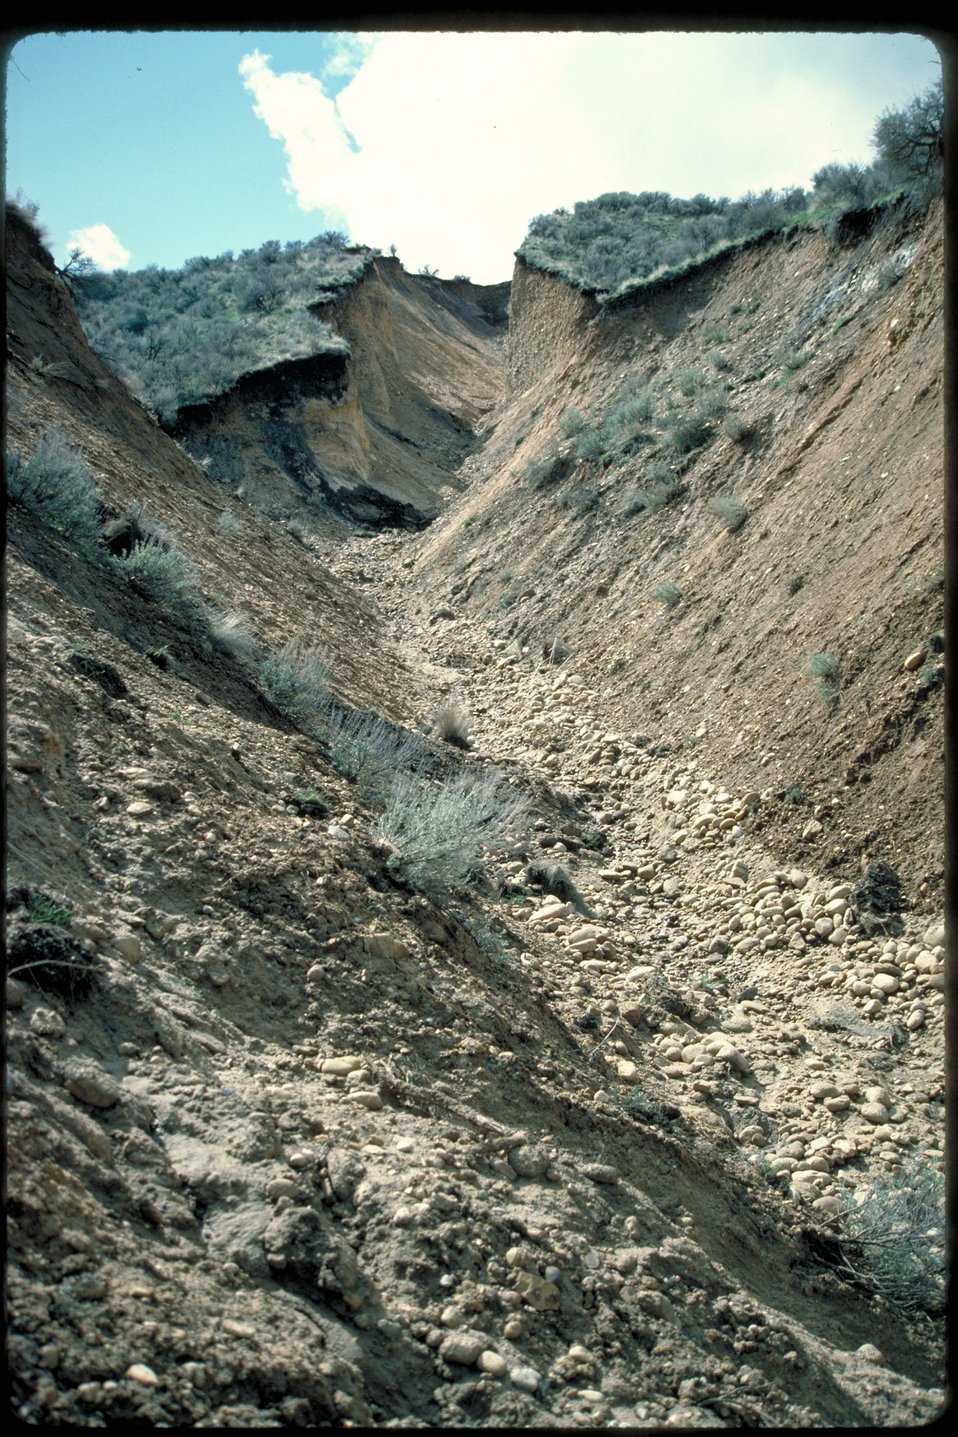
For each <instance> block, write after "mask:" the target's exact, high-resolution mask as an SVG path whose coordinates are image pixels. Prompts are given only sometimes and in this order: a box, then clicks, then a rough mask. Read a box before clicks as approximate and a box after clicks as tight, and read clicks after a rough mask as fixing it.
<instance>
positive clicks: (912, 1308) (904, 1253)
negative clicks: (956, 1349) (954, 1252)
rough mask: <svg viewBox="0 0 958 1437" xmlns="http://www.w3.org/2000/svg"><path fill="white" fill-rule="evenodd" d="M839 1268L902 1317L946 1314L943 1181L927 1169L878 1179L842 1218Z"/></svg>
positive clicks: (900, 1172)
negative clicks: (878, 1296) (921, 1313)
mask: <svg viewBox="0 0 958 1437" xmlns="http://www.w3.org/2000/svg"><path fill="white" fill-rule="evenodd" d="M840 1232H841V1247H842V1265H843V1266H844V1268H845V1270H846V1271H847V1272H849V1273H850V1274H851V1275H852V1276H853V1277H854V1278H855V1279H856V1281H858V1282H860V1283H861V1284H862V1286H864V1287H867V1288H868V1289H870V1290H871V1291H872V1292H876V1293H880V1294H881V1295H882V1296H883V1297H885V1298H887V1299H888V1301H889V1302H892V1303H894V1304H895V1305H896V1306H897V1307H900V1308H902V1309H903V1310H904V1311H905V1312H909V1313H920V1312H925V1313H928V1314H929V1315H931V1316H933V1317H937V1316H939V1315H941V1314H942V1313H944V1311H945V1180H944V1176H943V1175H942V1174H941V1173H940V1172H938V1171H937V1170H936V1169H935V1168H933V1167H930V1166H924V1165H920V1164H918V1163H916V1164H914V1166H912V1167H911V1168H909V1169H904V1170H899V1171H898V1172H895V1173H889V1174H888V1175H887V1176H882V1177H879V1178H877V1179H876V1181H875V1182H874V1183H873V1184H872V1186H871V1188H870V1189H869V1191H868V1193H867V1195H866V1196H865V1198H864V1201H862V1202H860V1203H855V1202H854V1201H851V1200H850V1201H849V1202H848V1204H847V1206H846V1208H845V1211H844V1212H843V1214H842V1216H841V1219H840Z"/></svg>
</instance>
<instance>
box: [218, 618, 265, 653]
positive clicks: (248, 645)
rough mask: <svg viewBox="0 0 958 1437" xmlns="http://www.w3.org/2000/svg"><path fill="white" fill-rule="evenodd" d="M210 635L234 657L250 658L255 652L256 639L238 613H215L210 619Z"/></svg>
mask: <svg viewBox="0 0 958 1437" xmlns="http://www.w3.org/2000/svg"><path fill="white" fill-rule="evenodd" d="M210 637H211V639H212V640H213V643H214V644H216V645H217V646H218V647H219V648H221V649H225V651H226V652H227V653H228V654H232V655H233V657H234V658H235V659H252V658H253V657H254V656H255V654H256V640H255V638H254V637H253V635H252V634H251V633H250V631H249V629H248V628H247V627H246V625H245V624H244V622H243V620H242V618H241V616H240V615H239V614H236V613H228V614H215V615H214V616H213V617H212V618H211V620H210Z"/></svg>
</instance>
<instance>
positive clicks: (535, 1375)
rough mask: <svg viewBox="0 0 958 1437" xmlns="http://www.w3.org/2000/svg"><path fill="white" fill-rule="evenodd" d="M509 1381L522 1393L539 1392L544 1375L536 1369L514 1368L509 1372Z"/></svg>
mask: <svg viewBox="0 0 958 1437" xmlns="http://www.w3.org/2000/svg"><path fill="white" fill-rule="evenodd" d="M509 1381H510V1382H511V1383H512V1385H513V1387H518V1388H519V1389H520V1391H522V1392H538V1390H539V1385H540V1383H541V1382H542V1373H541V1372H537V1371H536V1369H535V1368H534V1367H513V1368H511V1369H510V1372H509Z"/></svg>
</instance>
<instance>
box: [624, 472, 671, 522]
mask: <svg viewBox="0 0 958 1437" xmlns="http://www.w3.org/2000/svg"><path fill="white" fill-rule="evenodd" d="M681 492H682V485H681V483H680V481H679V478H678V476H677V475H675V474H672V475H671V476H670V477H669V479H668V481H667V482H664V483H658V484H649V485H647V486H646V487H644V488H643V487H642V486H639V485H637V486H636V487H635V488H634V489H633V490H631V492H630V493H628V494H626V495H625V497H624V498H623V500H622V503H621V506H620V512H621V514H622V515H623V517H624V518H626V519H634V518H635V517H636V515H638V514H654V513H656V512H657V510H659V509H664V508H665V506H666V505H667V504H670V503H671V502H672V500H673V499H675V498H676V496H677V495H679V494H680V493H681Z"/></svg>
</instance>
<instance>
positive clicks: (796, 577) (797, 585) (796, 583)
mask: <svg viewBox="0 0 958 1437" xmlns="http://www.w3.org/2000/svg"><path fill="white" fill-rule="evenodd" d="M804 586H805V575H804V574H793V575H792V577H791V578H790V579H789V581H788V583H787V584H786V585H785V587H786V589H787V590H788V592H789V593H790V594H797V593H798V591H799V589H802V588H804Z"/></svg>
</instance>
